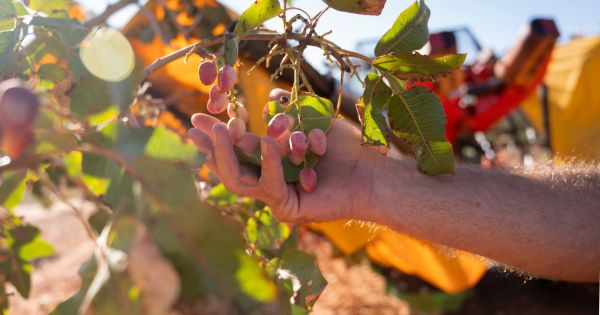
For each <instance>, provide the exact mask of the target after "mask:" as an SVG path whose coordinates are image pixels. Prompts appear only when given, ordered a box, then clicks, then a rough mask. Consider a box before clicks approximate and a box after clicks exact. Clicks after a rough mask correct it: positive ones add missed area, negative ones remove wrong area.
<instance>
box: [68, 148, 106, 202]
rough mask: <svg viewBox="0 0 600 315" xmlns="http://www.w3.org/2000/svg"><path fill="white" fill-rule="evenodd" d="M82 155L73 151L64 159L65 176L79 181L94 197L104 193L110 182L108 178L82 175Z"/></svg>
mask: <svg viewBox="0 0 600 315" xmlns="http://www.w3.org/2000/svg"><path fill="white" fill-rule="evenodd" d="M82 160H83V155H82V154H81V152H77V151H73V152H71V153H69V154H68V155H67V156H65V157H64V163H65V167H66V169H67V174H68V175H69V176H70V177H71V178H73V179H74V180H78V179H79V180H81V181H82V182H83V183H84V184H85V185H86V186H87V188H88V189H89V190H90V191H91V192H92V193H93V194H94V195H96V196H100V195H102V194H104V193H106V190H107V189H108V186H109V184H110V180H109V179H108V178H102V177H96V176H92V175H88V174H83V170H82Z"/></svg>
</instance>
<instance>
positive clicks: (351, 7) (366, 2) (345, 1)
mask: <svg viewBox="0 0 600 315" xmlns="http://www.w3.org/2000/svg"><path fill="white" fill-rule="evenodd" d="M323 1H325V3H327V5H328V6H330V7H332V8H334V9H336V10H338V11H344V12H350V13H358V14H364V15H379V14H381V11H382V10H383V7H384V6H385V2H386V0H323Z"/></svg>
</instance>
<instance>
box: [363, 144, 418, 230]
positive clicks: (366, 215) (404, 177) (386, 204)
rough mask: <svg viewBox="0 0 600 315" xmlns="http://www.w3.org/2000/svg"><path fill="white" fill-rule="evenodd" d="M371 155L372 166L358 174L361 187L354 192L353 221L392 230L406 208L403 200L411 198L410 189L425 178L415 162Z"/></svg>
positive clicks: (368, 165) (364, 166) (370, 164)
mask: <svg viewBox="0 0 600 315" xmlns="http://www.w3.org/2000/svg"><path fill="white" fill-rule="evenodd" d="M371 153H374V156H370V158H369V161H370V162H369V163H361V167H357V168H356V170H355V174H354V175H355V176H356V177H357V178H359V179H360V180H358V181H357V182H359V183H360V187H358V188H357V189H355V194H354V196H355V202H353V205H354V207H353V209H352V214H353V218H354V219H357V220H362V221H369V222H374V223H378V224H382V225H387V226H393V224H392V222H391V221H390V220H392V219H394V218H397V217H398V216H399V215H401V212H402V211H403V209H405V208H406V207H405V206H404V205H403V200H404V197H401V196H402V195H405V194H410V188H411V187H410V186H411V185H412V184H414V183H415V181H416V180H418V179H419V177H420V176H423V175H422V174H420V173H419V171H418V169H417V168H416V165H415V163H414V161H410V160H405V159H400V158H394V157H389V156H383V155H381V154H379V153H376V152H374V151H371Z"/></svg>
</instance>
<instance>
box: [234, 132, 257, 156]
mask: <svg viewBox="0 0 600 315" xmlns="http://www.w3.org/2000/svg"><path fill="white" fill-rule="evenodd" d="M259 145H260V137H259V136H257V135H255V134H253V133H249V132H246V134H244V137H243V138H242V140H240V142H238V143H237V146H238V147H239V148H240V149H242V150H243V151H244V152H246V154H249V155H250V154H252V152H254V150H256V149H257V148H258V146H259Z"/></svg>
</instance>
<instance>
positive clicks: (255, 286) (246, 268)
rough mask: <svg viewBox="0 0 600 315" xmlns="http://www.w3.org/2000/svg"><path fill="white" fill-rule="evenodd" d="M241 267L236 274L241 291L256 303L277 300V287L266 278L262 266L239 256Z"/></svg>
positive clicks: (246, 257) (250, 259)
mask: <svg viewBox="0 0 600 315" xmlns="http://www.w3.org/2000/svg"><path fill="white" fill-rule="evenodd" d="M238 259H239V263H240V266H239V268H238V269H237V271H236V273H235V277H236V279H238V281H239V284H240V291H241V292H243V293H245V294H247V295H248V296H250V297H252V298H253V299H254V300H255V301H258V302H262V303H269V302H273V301H275V299H276V298H277V287H276V286H275V284H274V283H273V282H272V281H269V279H267V277H266V276H265V274H264V272H263V271H262V269H261V268H260V266H259V265H258V264H257V263H256V261H254V260H253V259H252V258H250V257H248V256H246V255H244V254H239V255H238Z"/></svg>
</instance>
